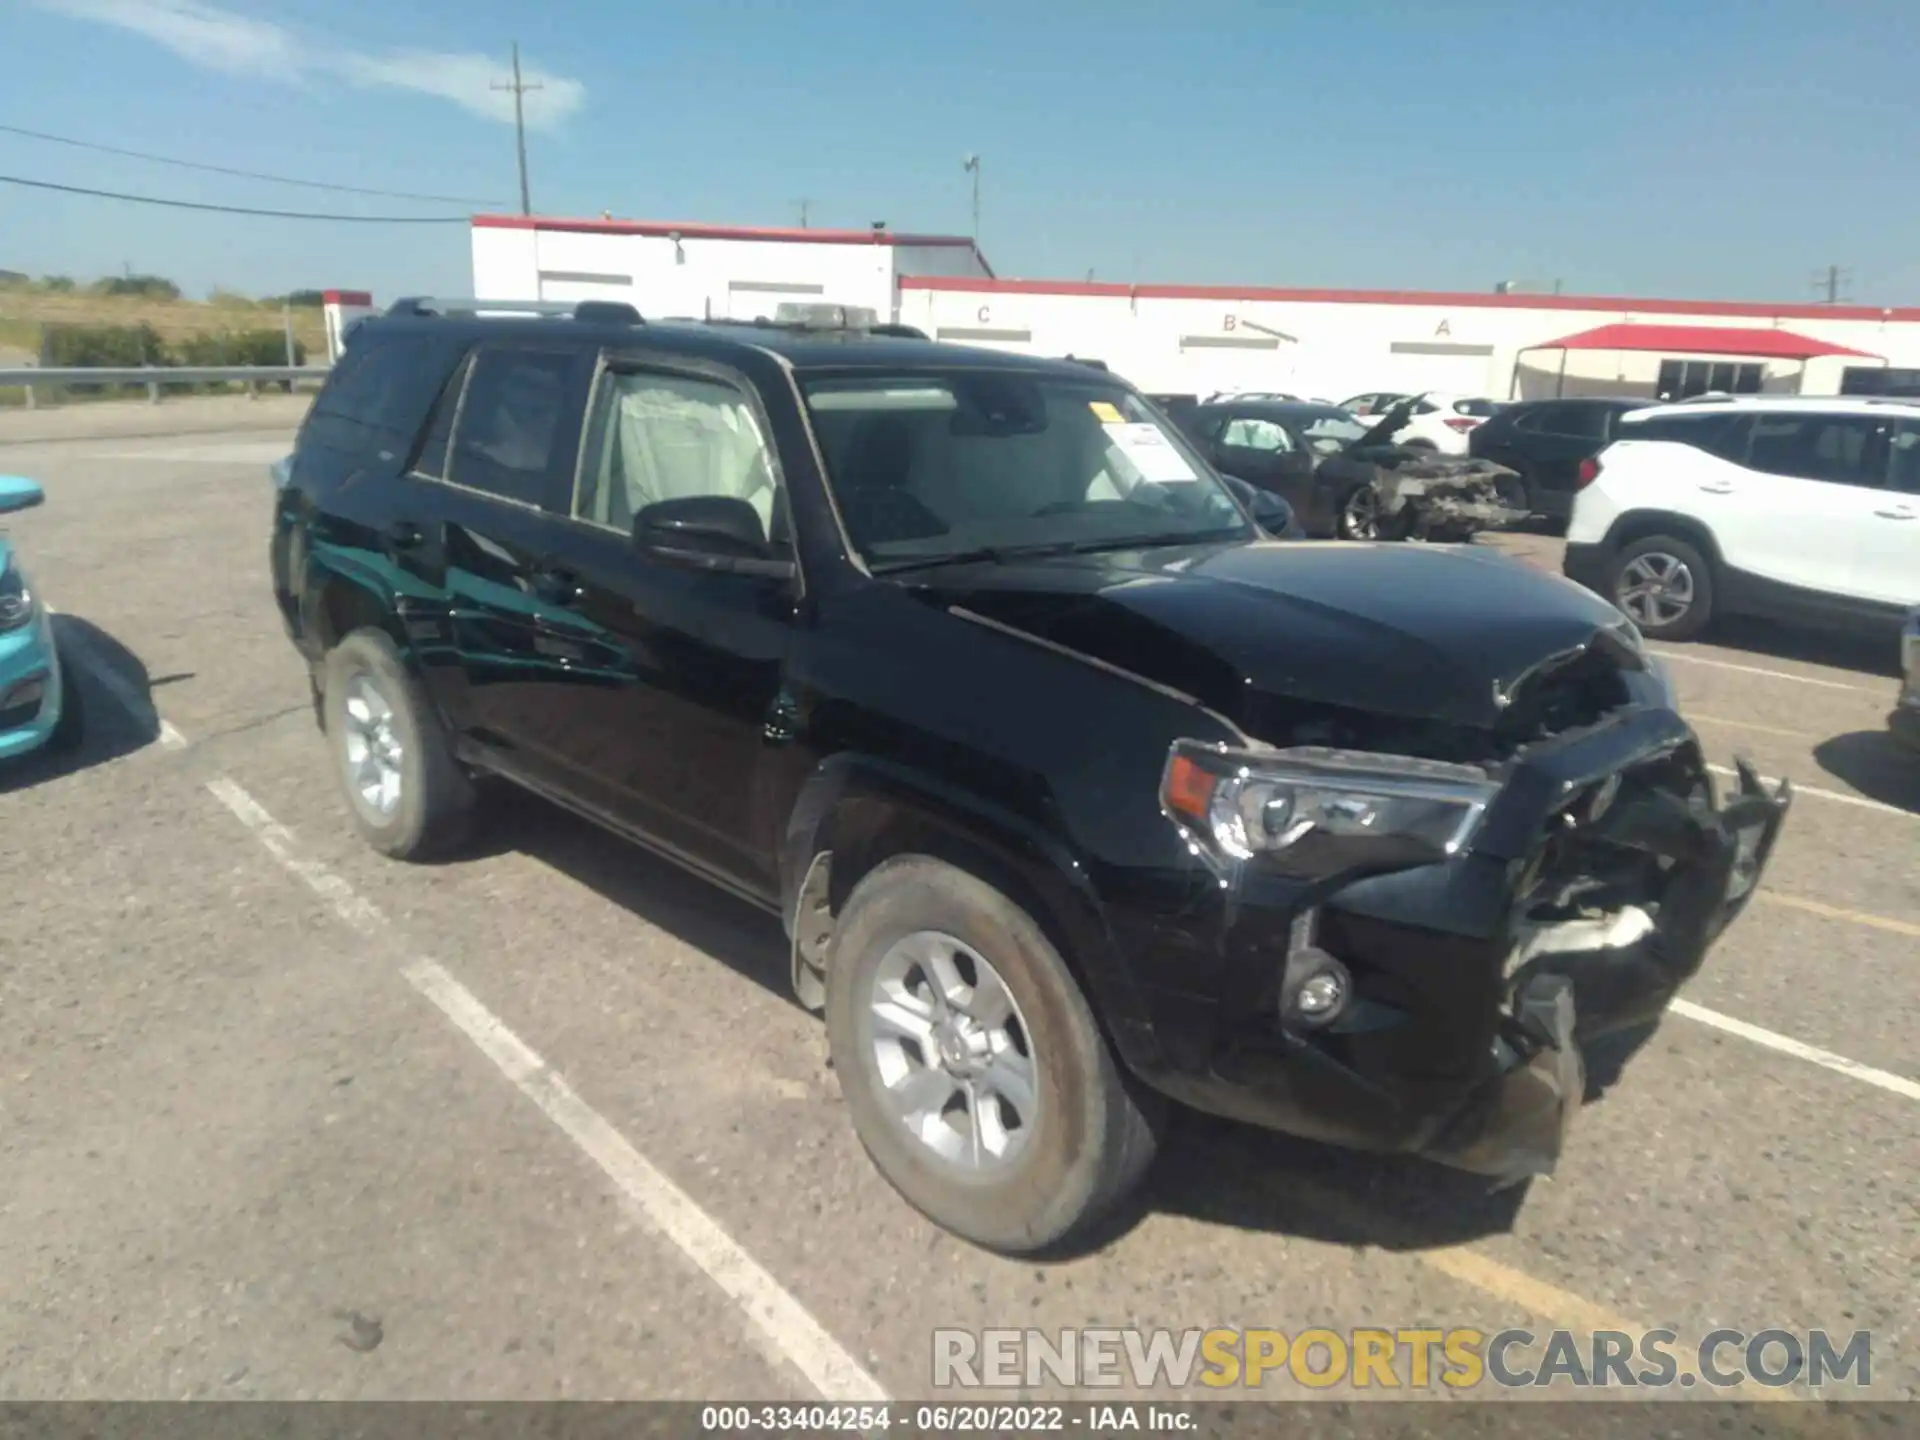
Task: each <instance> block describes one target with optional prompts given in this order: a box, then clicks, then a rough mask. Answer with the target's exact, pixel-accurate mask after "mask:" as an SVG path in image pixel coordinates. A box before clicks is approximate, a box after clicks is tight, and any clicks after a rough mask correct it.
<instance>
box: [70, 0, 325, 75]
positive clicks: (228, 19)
mask: <svg viewBox="0 0 1920 1440" xmlns="http://www.w3.org/2000/svg"><path fill="white" fill-rule="evenodd" d="M40 3H41V5H42V6H43V7H44V8H45V9H48V10H54V11H58V12H59V13H60V14H63V15H71V16H72V17H73V18H74V19H76V20H93V21H97V22H98V23H100V24H102V25H115V26H118V27H119V28H120V29H122V30H131V31H133V32H134V33H135V34H136V35H144V36H145V37H146V38H147V39H149V40H151V41H153V42H154V43H155V44H156V45H164V46H166V48H167V49H169V50H171V51H173V53H174V54H176V55H178V56H180V57H181V58H182V59H183V60H188V61H191V62H192V63H193V64H195V65H202V66H205V67H206V68H207V69H209V70H223V71H225V72H227V73H228V74H232V75H258V76H261V77H264V78H269V79H275V80H295V79H298V78H299V75H300V71H301V68H302V67H301V57H300V54H299V50H298V48H297V47H296V45H295V44H294V40H293V36H292V35H291V34H290V33H288V32H287V31H286V30H284V29H282V28H281V27H280V26H278V25H274V24H271V23H269V22H267V21H265V20H254V19H250V18H249V17H247V16H245V15H235V14H234V13H233V12H232V11H229V10H221V9H218V8H216V7H215V6H212V5H202V4H199V3H197V0H40Z"/></svg>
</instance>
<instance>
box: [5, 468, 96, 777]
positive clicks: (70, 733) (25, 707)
mask: <svg viewBox="0 0 1920 1440" xmlns="http://www.w3.org/2000/svg"><path fill="white" fill-rule="evenodd" d="M45 499H46V494H45V492H44V491H42V490H41V488H40V487H39V486H38V485H36V484H35V483H34V482H33V481H31V480H27V479H24V478H22V477H21V476H18V475H0V515H11V514H13V513H15V512H16V511H20V510H30V509H32V508H33V507H34V506H35V505H38V504H40V503H41V501H43V500H45ZM81 730H82V721H81V718H80V693H79V691H78V689H76V688H75V687H74V686H73V685H71V684H69V683H68V677H67V674H66V672H65V669H64V667H62V665H61V663H60V651H59V647H58V646H57V645H56V644H55V643H54V635H53V622H52V619H51V617H50V616H49V615H48V614H47V608H46V606H44V605H42V604H41V603H40V602H39V600H38V599H37V598H36V597H35V596H34V593H33V587H32V586H31V585H30V584H28V582H27V575H26V572H25V571H24V570H22V569H21V568H20V556H19V553H18V552H17V551H16V550H15V549H14V547H13V542H12V541H11V539H9V537H8V536H7V535H6V534H4V533H0V760H10V759H12V758H14V757H15V756H17V755H25V754H27V753H28V752H30V751H34V750H41V749H46V750H71V749H73V748H74V747H75V746H77V745H78V744H79V743H80V735H81Z"/></svg>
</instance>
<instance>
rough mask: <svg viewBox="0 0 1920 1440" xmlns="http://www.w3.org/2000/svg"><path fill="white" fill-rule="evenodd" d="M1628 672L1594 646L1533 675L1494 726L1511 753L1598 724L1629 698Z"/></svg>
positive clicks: (1500, 743)
mask: <svg viewBox="0 0 1920 1440" xmlns="http://www.w3.org/2000/svg"><path fill="white" fill-rule="evenodd" d="M1632 698H1633V697H1632V696H1631V695H1630V694H1629V693H1628V691H1627V680H1626V676H1624V675H1622V674H1621V673H1620V667H1619V665H1618V664H1617V663H1616V662H1615V661H1614V659H1613V657H1612V656H1611V655H1609V654H1608V653H1607V652H1606V651H1605V650H1604V649H1602V648H1601V647H1599V646H1590V647H1588V648H1586V649H1584V650H1581V651H1580V652H1579V653H1577V654H1575V655H1571V656H1569V657H1567V658H1566V659H1564V660H1561V661H1560V662H1559V663H1557V664H1554V665H1550V666H1548V667H1547V668H1545V669H1543V670H1541V671H1539V672H1538V673H1536V674H1534V675H1531V676H1529V677H1528V678H1527V681H1526V683H1525V684H1524V685H1522V686H1521V687H1520V689H1519V690H1518V691H1517V692H1516V693H1515V694H1514V695H1513V697H1512V699H1511V700H1510V701H1509V702H1508V704H1507V707H1506V710H1505V711H1504V713H1503V714H1502V715H1501V717H1500V723H1499V724H1498V725H1497V726H1496V727H1495V729H1494V738H1495V743H1496V746H1497V748H1499V749H1500V750H1501V751H1503V752H1506V753H1511V752H1512V751H1514V750H1517V749H1519V748H1520V747H1521V746H1522V745H1532V744H1536V743H1538V742H1539V741H1542V740H1551V739H1553V738H1554V737H1555V736H1557V735H1565V734H1566V733H1568V732H1569V731H1572V730H1584V729H1586V728H1587V727H1588V726H1591V725H1597V724H1599V722H1600V721H1602V720H1604V719H1606V717H1607V716H1608V715H1611V714H1612V713H1613V712H1614V711H1616V710H1619V709H1621V708H1623V707H1624V706H1626V705H1627V704H1629V703H1630V702H1631V700H1632Z"/></svg>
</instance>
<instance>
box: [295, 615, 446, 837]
mask: <svg viewBox="0 0 1920 1440" xmlns="http://www.w3.org/2000/svg"><path fill="white" fill-rule="evenodd" d="M321 691H322V702H323V705H324V709H325V725H324V728H325V731H326V735H327V748H328V749H329V750H330V751H331V752H332V754H333V759H334V767H335V773H336V774H337V775H338V776H339V777H340V782H341V788H342V790H343V791H344V793H345V795H346V800H347V808H348V810H349V811H350V812H351V813H352V815H353V823H354V826H355V828H356V829H358V830H359V832H360V834H361V837H362V838H363V839H365V840H366V842H367V843H368V844H369V845H371V846H372V847H373V848H374V849H375V850H378V851H379V852H380V853H381V854H383V855H390V856H392V857H393V858H394V859H396V860H425V859H430V858H432V857H434V856H437V855H444V854H446V853H448V852H449V851H451V850H453V849H455V848H456V847H458V846H459V845H460V843H461V842H462V841H464V840H465V839H466V837H467V835H468V833H469V831H470V829H471V827H472V821H473V811H474V788H473V782H472V781H471V780H470V779H469V778H468V777H467V774H466V772H465V771H464V770H463V769H462V768H461V766H460V763H459V762H458V761H457V760H456V759H455V758H454V756H453V747H452V745H451V744H450V743H449V741H448V738H447V734H446V731H445V729H444V728H443V727H442V725H441V723H440V717H439V715H438V714H437V713H435V711H434V709H433V706H432V704H431V703H430V702H429V701H428V700H427V697H426V694H425V692H424V691H423V690H422V689H421V687H420V683H419V682H418V681H417V680H415V679H414V677H413V676H412V675H411V674H410V673H409V672H408V670H407V667H406V664H405V663H404V662H403V661H402V660H401V658H400V652H399V651H398V650H397V649H396V648H395V647H394V643H393V641H392V640H390V639H388V638H387V636H386V635H385V634H383V633H382V632H380V631H378V630H356V631H354V632H353V633H352V634H351V635H348V636H347V637H346V638H345V639H344V640H342V641H341V642H340V643H339V644H338V645H336V646H334V647H333V649H331V650H329V651H328V652H327V659H326V666H325V669H324V671H323V673H322V681H321Z"/></svg>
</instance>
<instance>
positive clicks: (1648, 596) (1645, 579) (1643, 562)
mask: <svg viewBox="0 0 1920 1440" xmlns="http://www.w3.org/2000/svg"><path fill="white" fill-rule="evenodd" d="M1694 594H1695V591H1694V580H1693V571H1692V570H1691V569H1689V568H1688V566H1687V563H1686V561H1684V560H1682V559H1681V558H1680V557H1679V556H1677V555H1668V554H1665V553H1664V552H1662V551H1659V550H1649V551H1647V552H1646V553H1645V554H1642V555H1636V556H1634V557H1633V559H1631V560H1629V561H1628V562H1627V563H1626V564H1625V565H1624V566H1622V567H1621V570H1620V583H1619V585H1618V586H1617V587H1616V590H1615V599H1616V600H1618V602H1619V605H1620V608H1621V609H1622V610H1624V611H1626V612H1627V615H1628V617H1629V618H1630V619H1632V621H1633V622H1634V623H1635V624H1636V625H1639V626H1640V627H1641V628H1643V629H1647V628H1652V629H1663V628H1665V627H1667V626H1669V625H1673V624H1675V623H1676V622H1678V621H1679V620H1680V619H1681V618H1682V617H1683V616H1684V615H1685V614H1686V613H1687V612H1688V611H1689V610H1691V609H1692V608H1693V602H1694Z"/></svg>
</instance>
